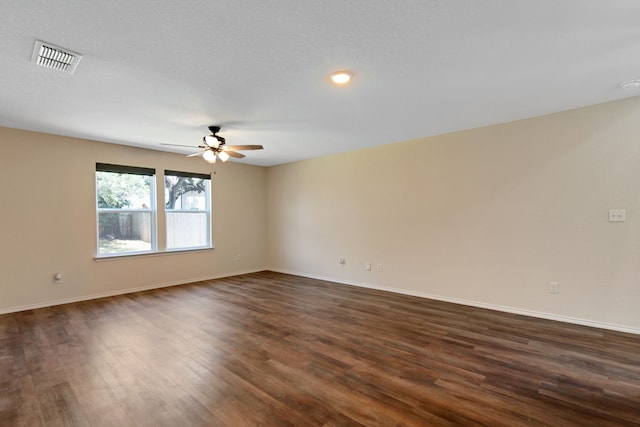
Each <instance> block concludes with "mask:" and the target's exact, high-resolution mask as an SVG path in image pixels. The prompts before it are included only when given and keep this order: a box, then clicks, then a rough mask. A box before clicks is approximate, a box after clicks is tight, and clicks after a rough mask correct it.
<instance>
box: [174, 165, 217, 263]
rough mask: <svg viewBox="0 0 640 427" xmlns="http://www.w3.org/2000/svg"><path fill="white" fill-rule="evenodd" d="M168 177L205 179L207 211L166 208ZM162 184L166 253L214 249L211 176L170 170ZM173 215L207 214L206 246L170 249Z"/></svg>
mask: <svg viewBox="0 0 640 427" xmlns="http://www.w3.org/2000/svg"><path fill="white" fill-rule="evenodd" d="M168 176H174V177H182V178H196V179H203V180H206V184H205V185H206V187H205V191H204V193H205V209H203V210H201V209H183V208H182V206H181V208H180V209H175V208H173V209H168V208H167V207H166V205H167V200H166V197H167V194H166V193H167V181H166V178H167V177H168ZM162 178H163V179H162V183H163V190H164V191H163V196H164V198H165V200H164V203H163V204H162V207H163V209H164V238H165V239H164V242H165V248H164V250H165V251H166V252H181V251H197V250H203V249H212V248H213V232H212V228H213V227H212V215H211V205H212V194H211V174H203V173H197V172H183V171H175V170H168V169H165V170H164V174H163V176H162ZM172 213H177V214H187V215H191V214H203V213H204V214H205V217H206V219H205V224H206V231H205V233H206V239H205V240H206V241H205V244H204V245H200V246H179V247H169V235H170V232H169V226H170V224H169V220H168V217H169V214H172Z"/></svg>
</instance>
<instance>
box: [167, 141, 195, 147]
mask: <svg viewBox="0 0 640 427" xmlns="http://www.w3.org/2000/svg"><path fill="white" fill-rule="evenodd" d="M160 145H170V146H172V147H189V148H202V146H200V145H182V144H165V143H164V142H161V143H160Z"/></svg>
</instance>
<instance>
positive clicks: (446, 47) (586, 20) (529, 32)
mask: <svg viewBox="0 0 640 427" xmlns="http://www.w3.org/2000/svg"><path fill="white" fill-rule="evenodd" d="M638 22H640V2H638V1H636V0H609V1H602V0H564V1H557V0H553V1H549V0H528V1H518V0H501V1H496V0H483V1H478V0H459V1H456V0H448V1H445V0H438V1H436V0H340V1H337V0H323V1H317V0H269V1H257V0H252V1H248V0H223V1H220V0H180V1H167V0H135V1H131V0H110V1H108V2H107V1H97V0H96V1H87V0H46V1H45V0H40V1H36V0H31V1H3V2H1V3H0V40H1V41H0V57H1V58H2V65H0V125H1V126H6V127H13V128H18V129H28V130H34V131H40V132H46V133H52V134H58V135H67V136H74V137H80V138H88V139H93V140H98V141H105V142H112V143H118V144H126V145H133V146H140V147H146V148H152V149H158V150H160V149H163V150H167V148H168V147H162V146H160V145H159V144H160V143H172V144H188V145H191V144H193V145H197V144H199V143H200V141H201V138H202V136H204V135H205V134H206V133H207V128H206V127H207V125H211V124H220V123H222V125H223V129H222V132H221V133H220V134H221V135H222V136H224V137H226V138H227V143H228V144H233V145H236V144H263V145H264V146H265V150H263V151H260V152H247V153H246V154H247V155H248V157H247V159H245V160H243V161H242V162H244V163H250V164H255V165H264V166H267V165H274V164H280V163H285V162H290V161H295V160H300V159H305V158H310V157H316V156H320V155H325V154H330V153H335V152H341V151H348V150H353V149H358V148H363V147H367V146H373V145H380V144H388V143H393V142H398V141H403V140H408V139H413V138H419V137H425V136H429V135H435V134H441V133H445V132H449V131H455V130H461V129H467V128H472V127H477V126H482V125H487V124H494V123H500V122H505V121H511V120H515V119H519V118H525V117H530V116H535V115H540V114H545V113H550V112H555V111H560V110H565V109H569V108H574V107H579V106H584V105H590V104H596V103H600V102H605V101H610V100H615V99H620V98H625V97H629V96H634V95H637V94H639V93H640V92H639V91H633V90H632V91H629V90H624V89H622V88H620V86H619V83H620V82H622V81H625V80H630V79H638V78H640V54H639V52H640V25H639V24H638ZM36 39H41V40H44V41H47V42H50V43H53V44H56V45H59V46H62V47H65V48H68V49H71V50H73V51H76V52H80V53H82V54H83V55H84V57H83V59H82V61H81V63H80V65H79V66H78V69H77V70H76V72H75V73H74V74H73V75H67V74H64V73H61V72H54V71H51V70H47V69H45V68H41V67H37V66H35V65H33V64H32V63H31V62H30V59H31V54H32V50H33V46H34V43H35V40H36ZM338 69H349V70H351V71H352V72H353V73H354V75H355V78H354V80H353V83H352V84H351V85H350V86H348V87H335V86H332V85H331V84H329V82H328V80H327V76H328V74H329V73H330V72H331V71H334V70H338ZM171 151H173V150H171ZM177 152H182V153H189V152H192V151H190V150H189V149H186V150H179V149H178V151H177ZM193 161H194V162H195V161H202V160H201V159H197V158H195V159H194V160H193Z"/></svg>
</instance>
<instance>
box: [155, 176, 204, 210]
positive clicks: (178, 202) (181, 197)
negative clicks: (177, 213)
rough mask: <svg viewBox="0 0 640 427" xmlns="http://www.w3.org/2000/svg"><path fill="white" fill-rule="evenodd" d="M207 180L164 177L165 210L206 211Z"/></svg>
mask: <svg viewBox="0 0 640 427" xmlns="http://www.w3.org/2000/svg"><path fill="white" fill-rule="evenodd" d="M208 184H209V180H208V179H202V178H190V177H181V176H172V175H166V176H165V177H164V199H165V208H166V209H182V210H186V209H188V210H200V211H206V210H208V209H207V195H208V194H207V193H208V191H207V189H208Z"/></svg>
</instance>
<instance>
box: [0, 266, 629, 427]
mask: <svg viewBox="0 0 640 427" xmlns="http://www.w3.org/2000/svg"><path fill="white" fill-rule="evenodd" d="M0 425H1V426H47V427H48V426H67V425H73V426H84V425H91V426H205V425H206V426H231V427H236V426H327V427H329V426H358V425H364V426H441V425H456V426H467V425H487V426H520V425H548V426H580V427H585V426H624V425H640V336H636V335H630V334H624V333H618V332H612V331H606V330H600V329H593V328H587V327H582V326H576V325H569V324H564V323H557V322H552V321H546V320H540V319H533V318H527V317H524V316H518V315H512V314H505V313H499V312H493V311H489V310H483V309H476V308H470V307H465V306H459V305H455V304H448V303H443V302H437V301H430V300H425V299H420V298H414V297H409V296H403V295H397V294H391V293H385V292H379V291H373V290H367V289H360V288H356V287H351V286H345V285H339V284H334V283H329V282H323V281H318V280H312V279H306V278H301V277H296V276H289V275H284V274H278V273H272V272H263V273H256V274H248V275H243V276H237V277H232V278H227V279H221V280H212V281H208V282H200V283H194V284H189V285H183V286H178V287H172V288H165V289H160V290H155V291H149V292H141V293H135V294H129V295H123V296H118V297H113V298H106V299H100V300H94V301H89V302H82V303H77V304H69V305H64V306H57V307H51V308H45V309H39V310H32V311H25V312H21V313H14V314H9V315H4V316H0Z"/></svg>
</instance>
